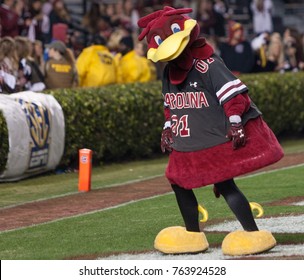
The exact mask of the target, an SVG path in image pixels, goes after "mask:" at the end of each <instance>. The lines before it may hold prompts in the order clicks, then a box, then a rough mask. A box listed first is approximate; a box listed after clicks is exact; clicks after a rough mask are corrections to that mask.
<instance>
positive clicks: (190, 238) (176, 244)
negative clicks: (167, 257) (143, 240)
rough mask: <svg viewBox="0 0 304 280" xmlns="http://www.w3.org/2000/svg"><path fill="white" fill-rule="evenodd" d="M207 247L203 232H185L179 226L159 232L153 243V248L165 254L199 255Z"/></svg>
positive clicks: (184, 229)
mask: <svg viewBox="0 0 304 280" xmlns="http://www.w3.org/2000/svg"><path fill="white" fill-rule="evenodd" d="M208 247H209V244H208V241H207V239H206V236H205V234H204V233H203V232H192V231H187V230H186V228H184V227H179V226H176V227H168V228H165V229H163V230H161V231H160V232H159V233H158V235H157V236H156V238H155V241H154V248H155V249H156V250H158V251H160V252H162V253H165V254H183V253H199V252H203V251H205V250H207V249H208Z"/></svg>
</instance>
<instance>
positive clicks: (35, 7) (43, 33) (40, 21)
mask: <svg viewBox="0 0 304 280" xmlns="http://www.w3.org/2000/svg"><path fill="white" fill-rule="evenodd" d="M29 16H30V24H29V29H28V37H29V39H30V40H31V41H32V42H34V41H35V40H40V41H42V42H43V43H46V42H48V34H49V33H50V19H49V17H48V16H47V15H46V14H44V13H43V11H42V1H40V0H34V1H32V2H31V4H30V7H29Z"/></svg>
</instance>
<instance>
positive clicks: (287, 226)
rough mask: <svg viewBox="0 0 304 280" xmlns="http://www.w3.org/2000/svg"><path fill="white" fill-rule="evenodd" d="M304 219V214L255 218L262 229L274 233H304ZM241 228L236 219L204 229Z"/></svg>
mask: <svg viewBox="0 0 304 280" xmlns="http://www.w3.org/2000/svg"><path fill="white" fill-rule="evenodd" d="M303 221H304V215H298V216H283V217H271V218H264V219H263V218H262V219H261V218H260V219H255V222H256V223H257V226H258V227H259V228H260V229H264V230H268V231H271V232H274V233H304V223H303ZM239 229H240V223H239V222H238V221H235V220H234V221H226V222H224V223H220V224H216V225H212V226H207V227H205V229H204V231H205V232H208V231H209V232H210V231H220V232H232V231H235V230H239ZM303 253H304V251H303Z"/></svg>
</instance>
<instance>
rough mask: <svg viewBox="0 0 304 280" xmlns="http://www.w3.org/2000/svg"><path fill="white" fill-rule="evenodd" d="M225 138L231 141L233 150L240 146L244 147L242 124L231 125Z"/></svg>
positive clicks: (244, 139) (244, 138) (244, 137)
mask: <svg viewBox="0 0 304 280" xmlns="http://www.w3.org/2000/svg"><path fill="white" fill-rule="evenodd" d="M227 138H229V139H230V140H231V141H232V145H233V149H234V150H236V149H238V148H240V147H242V146H245V144H246V136H245V130H244V127H243V125H242V123H231V126H230V130H229V131H228V135H227Z"/></svg>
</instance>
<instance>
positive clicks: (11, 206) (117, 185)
mask: <svg viewBox="0 0 304 280" xmlns="http://www.w3.org/2000/svg"><path fill="white" fill-rule="evenodd" d="M163 175H164V174H160V175H154V176H151V177H146V178H141V179H135V180H131V181H127V182H123V183H117V184H111V185H105V186H99V187H98V186H97V187H94V189H93V190H100V189H107V188H113V187H119V186H122V185H130V184H134V183H139V182H143V181H146V180H152V179H156V178H159V177H162V176H163ZM72 194H81V192H79V191H74V192H68V193H65V194H58V195H53V196H49V197H47V198H40V199H36V200H30V201H27V202H22V203H16V204H12V205H9V206H4V207H0V210H2V209H10V208H14V207H17V206H21V205H26V204H28V203H35V202H40V201H45V200H49V199H53V198H60V197H65V196H69V195H72Z"/></svg>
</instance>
